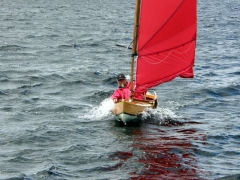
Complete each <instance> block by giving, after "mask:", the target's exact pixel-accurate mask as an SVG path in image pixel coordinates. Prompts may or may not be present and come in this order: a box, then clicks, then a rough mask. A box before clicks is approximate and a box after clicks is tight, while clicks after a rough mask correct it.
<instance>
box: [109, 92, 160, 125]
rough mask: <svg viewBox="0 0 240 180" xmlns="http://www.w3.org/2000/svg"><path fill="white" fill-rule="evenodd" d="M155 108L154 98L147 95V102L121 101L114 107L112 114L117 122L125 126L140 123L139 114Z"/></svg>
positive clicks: (155, 100) (155, 99) (155, 101)
mask: <svg viewBox="0 0 240 180" xmlns="http://www.w3.org/2000/svg"><path fill="white" fill-rule="evenodd" d="M156 106H157V98H156V96H153V95H151V96H150V95H149V96H148V100H135V99H132V100H122V101H120V102H118V103H116V104H115V105H114V108H113V114H115V115H116V119H117V120H118V121H122V122H123V123H124V124H125V125H126V124H128V123H134V122H136V123H137V122H140V121H141V114H142V112H143V111H144V110H145V109H146V108H151V109H154V108H156Z"/></svg>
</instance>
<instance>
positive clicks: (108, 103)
mask: <svg viewBox="0 0 240 180" xmlns="http://www.w3.org/2000/svg"><path fill="white" fill-rule="evenodd" d="M113 106H114V103H113V101H112V100H111V99H110V98H107V99H105V100H103V101H102V102H101V103H100V105H99V106H96V107H92V109H91V110H90V111H89V110H87V111H86V112H85V113H84V115H81V116H79V118H81V119H86V120H88V121H89V120H90V121H91V120H92V121H99V120H103V119H106V118H109V117H111V114H112V113H111V110H112V109H113Z"/></svg>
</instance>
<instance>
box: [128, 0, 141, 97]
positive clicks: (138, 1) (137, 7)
mask: <svg viewBox="0 0 240 180" xmlns="http://www.w3.org/2000/svg"><path fill="white" fill-rule="evenodd" d="M140 4H141V0H136V1H135V13H134V26H133V43H132V60H131V71H130V90H131V97H132V93H133V74H134V60H135V56H136V54H137V38H138V33H137V32H138V25H139V12H140Z"/></svg>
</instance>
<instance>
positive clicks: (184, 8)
mask: <svg viewBox="0 0 240 180" xmlns="http://www.w3.org/2000/svg"><path fill="white" fill-rule="evenodd" d="M196 4H197V2H196V0H136V5H135V15H134V31H133V43H132V62H131V72H130V82H133V76H134V72H135V79H136V87H135V88H133V87H131V88H130V89H131V92H146V91H147V90H148V89H149V88H152V87H156V86H158V85H160V84H162V83H165V82H168V81H171V80H173V79H175V78H176V77H182V78H193V76H194V73H193V66H194V59H195V48H196V29H197V28H196V26H197V24H196V19H197V17H196ZM135 61H136V70H135V68H134V64H135ZM131 84H132V83H131ZM152 100H154V101H155V100H157V97H156V96H153V99H152ZM152 100H147V99H146V100H144V101H143V104H144V105H142V104H141V103H139V101H137V100H134V99H132V98H131V99H130V100H124V101H122V102H120V103H117V104H115V107H114V109H113V113H114V114H115V115H117V117H120V119H121V120H122V121H124V122H127V120H124V118H125V116H122V115H121V116H119V115H120V114H127V115H130V117H131V118H130V117H128V116H126V118H127V117H128V120H129V121H130V120H132V119H134V118H133V117H132V116H137V117H138V116H139V115H140V114H141V112H142V111H143V110H144V109H146V107H148V108H154V107H155V106H154V105H152V102H153V101H152ZM137 117H136V119H137Z"/></svg>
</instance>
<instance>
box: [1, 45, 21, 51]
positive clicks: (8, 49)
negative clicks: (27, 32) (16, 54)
mask: <svg viewBox="0 0 240 180" xmlns="http://www.w3.org/2000/svg"><path fill="white" fill-rule="evenodd" d="M23 48H24V47H21V46H17V45H5V46H1V47H0V51H10V50H13V51H17V50H21V49H23Z"/></svg>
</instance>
